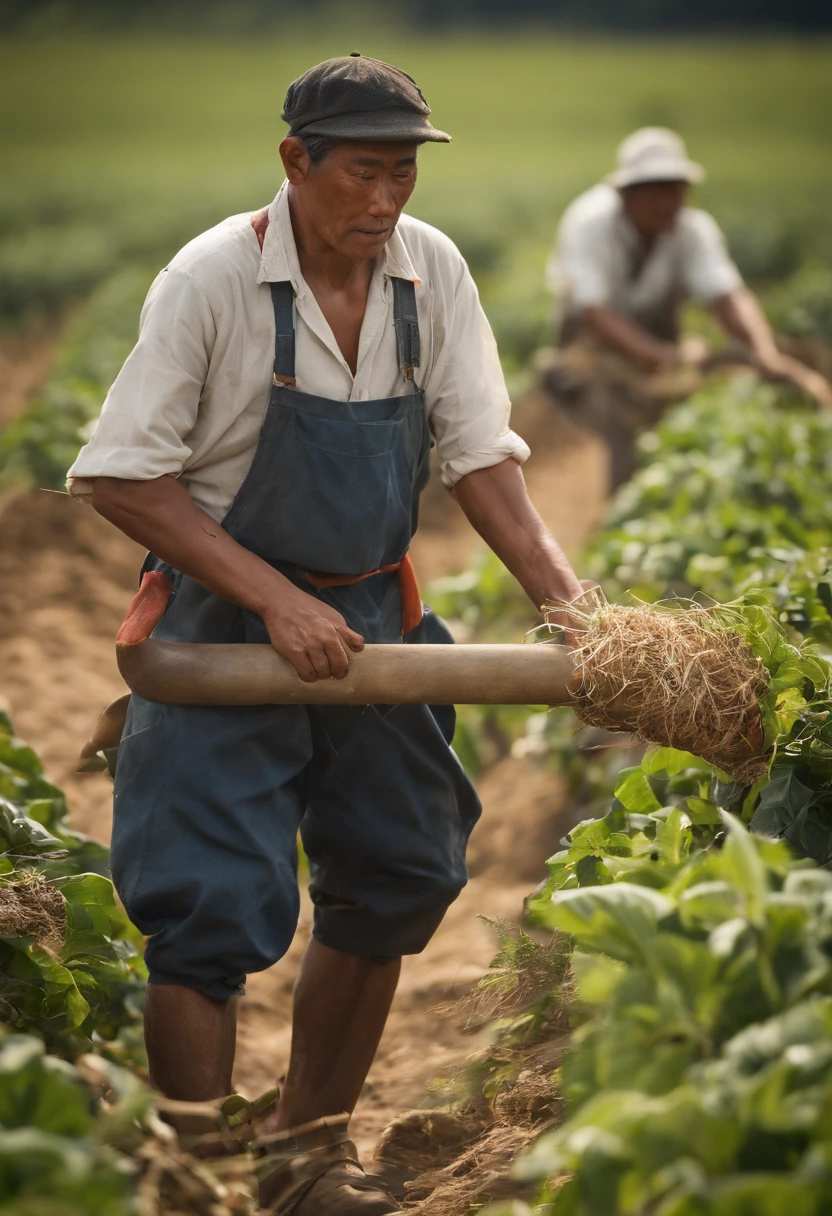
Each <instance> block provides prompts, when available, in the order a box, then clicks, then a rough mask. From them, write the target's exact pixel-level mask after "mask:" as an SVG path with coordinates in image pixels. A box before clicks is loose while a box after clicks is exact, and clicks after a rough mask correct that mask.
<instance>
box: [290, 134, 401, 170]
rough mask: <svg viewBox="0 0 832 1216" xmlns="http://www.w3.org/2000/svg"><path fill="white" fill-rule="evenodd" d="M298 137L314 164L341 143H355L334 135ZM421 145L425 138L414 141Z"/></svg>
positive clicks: (323, 158)
mask: <svg viewBox="0 0 832 1216" xmlns="http://www.w3.org/2000/svg"><path fill="white" fill-rule="evenodd" d="M298 139H299V140H300V142H301V143H302V144H303V146H304V148H305V149H306V155H307V156H308V157H309V159H310V161H311V162H312V164H313V165H319V164H320V163H321V161H324V160H326V158H327V157H328V156H329V154H330V152H332V151H333V149H335V148H337V147H338V145H339V144H349V143H355V142H356V140H354V139H336V138H335V136H333V135H299V136H298ZM401 142H402V143H405V142H407V143H409V142H410V141H409V140H402V141H401ZM414 142H415V143H417V144H418V146H419V147H421V146H422V144H423V143H424V142H425V141H424V140H422V139H420V140H416V141H414Z"/></svg>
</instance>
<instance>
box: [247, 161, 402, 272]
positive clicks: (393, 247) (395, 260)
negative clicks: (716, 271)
mask: <svg viewBox="0 0 832 1216" xmlns="http://www.w3.org/2000/svg"><path fill="white" fill-rule="evenodd" d="M287 185H288V183H287V182H284V183H283V185H282V186H281V187H280V189H279V190H278V192H277V195H276V196H275V199H274V201H273V202H272V203H271V205H270V207H269V226H268V228H267V229H266V235H265V237H264V238H263V252H262V254H261V255H260V270H259V272H258V275H257V282H258V283H285V282H287V281H288V282H290V283H291V284H292V286H293V287H294V289H295V292H296V293H297V292H298V291H299V290H300V288H301V286H304V287H305V283H304V280H303V275H302V274H301V269H300V262H299V261H298V251H297V246H296V245H295V234H294V232H293V230H292V220H291V216H290V215H289V191H288V189H287ZM381 271H382V274H384V275H386V276H387V277H388V278H391V279H410V281H411V282H412V283H416V284H417V285H418V284H419V282H420V279H419V276H418V275H417V274H416V271H415V270H414V268H413V263H412V262H411V260H410V254H409V253H408V252H407V248H406V246H405V243H404V241H403V240H402V237H401V235H400V233H399V230H398V228H396V229H395V230H394V232H393V235H392V236H391V237H390V240H389V241H388V242H387V244H386V245H385V246H384V249H383V251H382V253H381Z"/></svg>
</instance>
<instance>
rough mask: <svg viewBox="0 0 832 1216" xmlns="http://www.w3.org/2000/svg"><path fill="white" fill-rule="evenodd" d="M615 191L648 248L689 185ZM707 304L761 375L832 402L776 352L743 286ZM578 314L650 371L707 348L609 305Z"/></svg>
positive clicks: (799, 366)
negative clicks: (653, 330)
mask: <svg viewBox="0 0 832 1216" xmlns="http://www.w3.org/2000/svg"><path fill="white" fill-rule="evenodd" d="M619 193H620V195H621V200H622V203H623V206H624V211H625V214H626V215H627V217H628V219H629V220H630V222H631V223H632V225H633V227H634V228H635V229H636V232H637V233H638V234H639V236H640V238H641V241H642V244H643V246H644V250H645V253H647V252H649V250H650V249H651V248H652V246H653V245H654V244H655V242H656V240H657V239H658V238H659V236H661V234H662V233H663V232H669V231H670V230H671V229H672V228H673V226H674V225H675V223H676V220H677V218H678V215H679V212H680V211H681V209H682V207H683V206H684V205H685V201H686V199H687V194H688V185H687V183H686V182H643V183H641V184H639V185H636V186H627V187H625V188H624V189H622V190H620V191H619ZM710 310H711V312H712V313H713V314H714V316H715V317H716V318H717V319H718V320H719V322H720V324H721V325H722V327H723V329H724V330H725V331H726V333H729V334H730V335H731V336H732V337H735V338H739V339H740V341H741V342H744V343H745V344H746V346H747V347H748V350H749V353H750V355H751V359H752V362H753V364H754V366H755V367H756V369H757V371H758V372H759V373H760V375H761V376H764V377H765V378H766V379H767V380H781V381H785V382H787V383H789V384H794V385H795V386H796V387H797V388H800V389H802V390H803V391H804V392H806V393H808V394H809V395H810V396H812V397H814V398H815V400H816V401H817V402H818V403H819V404H820V405H823V406H832V385H830V384H829V382H828V381H827V380H826V379H825V378H824V377H823V376H821V375H820V374H819V373H818V372H815V371H813V370H812V369H811V368H808V367H806V366H805V365H804V364H803V363H800V362H799V360H797V359H793V358H790V357H789V356H788V355H784V354H781V352H780V351H779V350H778V349H777V344H776V342H775V340H774V334H773V333H772V329H771V326H770V325H769V323H768V321H767V320H766V316H765V314H764V312H763V310H762V308H761V307H760V304H759V301H758V300H757V298H756V296H755V295H754V294H753V293H752V292H750V291H749V290H748V289H747V288H745V287H740V288H738V289H737V290H736V291H731V292H728V293H727V294H726V295H724V296H721V297H720V298H719V299H718V300H716V301H714V302H713V303H712V304H711V305H710ZM582 319H583V320H584V321H585V323H586V324H587V325H588V326H589V327H590V329H592V330H594V331H595V333H597V334H598V336H599V337H600V338H602V339H603V341H604V342H605V343H606V344H607V345H608V346H611V347H612V348H613V349H614V350H617V351H620V353H621V354H623V355H626V356H627V358H628V359H632V360H633V362H634V363H638V364H640V365H641V366H642V367H644V368H646V369H647V370H649V371H655V370H656V369H657V368H660V367H675V366H679V365H681V364H685V363H687V364H699V363H703V362H705V361H706V360H707V358H708V356H709V354H710V351H709V350H708V346H707V343H706V342H705V341H704V340H702V341H699V342H687V343H684V344H681V345H676V344H675V343H673V342H663V341H661V340H660V339H659V338H655V337H654V336H653V335H652V334H650V333H648V331H647V330H646V329H644V328H643V326H641V325H639V324H638V322H637V321H634V320H632V319H631V318H630V317H627V316H624V314H623V313H620V312H617V311H616V309H614V308H610V307H609V306H608V305H595V306H593V307H591V308H585V309H584V310H583V313H582Z"/></svg>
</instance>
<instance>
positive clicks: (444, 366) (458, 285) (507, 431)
mask: <svg viewBox="0 0 832 1216" xmlns="http://www.w3.org/2000/svg"><path fill="white" fill-rule="evenodd" d="M454 253H455V254H456V258H457V259H458V262H457V264H456V266H455V267H454V275H453V280H454V281H453V282H452V283H451V284H450V285H449V286H448V288H447V290H446V291H443V292H441V293H440V294H441V296H442V298H441V299H439V300H437V307H436V308H435V309H434V316H433V330H434V341H435V348H434V359H433V366H432V368H431V369H430V373H429V376H428V380H427V382H426V384H425V386H424V387H425V396H426V404H427V411H428V417H429V419H430V424H431V430H432V431H433V434H434V436H435V438H436V447H437V454H438V456H439V470H440V476H441V478H442V481H443V483H444V484H445V486H447V487H448V489H450V488H451V487H452V486H454V485H455V484H456V483H457V482H458V481H459V480H460V478H462V477H465V476H467V474H468V473H473V472H475V471H476V470H477V469H487V468H490V467H491V466H492V465H495V464H500V463H501V462H502V461H503V460H507V459H508V458H510V457H513V459H514V460H516V461H517V462H518V463H519V464H522V463H523V462H524V461H526V460H527V459H528V457H529V455H530V452H529V448H528V445H527V444H526V443H525V441H524V440H522V439H521V438H520V436H519V435H516V434H515V433H514V431H512V430H511V428H510V426H509V419H510V416H511V402H510V400H509V395H508V390H507V389H506V384H505V379H504V377H503V369H502V367H501V366H500V358H499V355H498V353H497V343H496V342H495V340H494V334H493V333H492V331H491V326H490V325H489V323H488V319H487V317H486V315H485V313H484V312H483V310H482V305H481V304H480V300H479V295H478V293H477V288H476V284H475V283H474V280H473V279H472V277H471V274H470V272H469V270H468V267H467V266H466V265H465V262H464V261H463V259H462V257H461V255H459V254H458V253H457V251H456V250H454Z"/></svg>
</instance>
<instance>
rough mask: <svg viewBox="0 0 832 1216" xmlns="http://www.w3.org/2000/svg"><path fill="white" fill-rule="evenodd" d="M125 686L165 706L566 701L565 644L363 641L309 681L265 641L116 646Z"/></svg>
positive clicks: (569, 673)
mask: <svg viewBox="0 0 832 1216" xmlns="http://www.w3.org/2000/svg"><path fill="white" fill-rule="evenodd" d="M116 649H117V654H118V665H119V670H120V671H121V674H122V676H123V677H124V680H125V682H126V683H127V685H128V686H129V687H130V688H131V689H132V691H133V692H134V693H137V694H138V696H140V697H144V698H145V700H148V701H163V702H167V703H169V704H172V705H270V704H271V705H401V704H404V703H406V702H416V703H421V704H427V705H454V704H455V705H568V704H569V703H570V701H571V699H572V695H571V693H570V688H569V685H570V680H571V679H572V678H573V664H572V659H571V658H570V655H569V652H568V650H567V649H566V647H564V646H540V645H528V646H402V645H398V646H367V647H366V648H365V649H364V650H363V651H362V652H361V654H357V655H354V656H353V657H352V660H351V662H350V670H349V673H348V674H347V675H346V676H345V677H344V679H342V680H317V681H316V682H315V683H314V684H306V683H304V681H303V680H301V679H300V677H299V676H298V674H297V672H296V671H295V669H294V668H293V667H292V665H291V664H290V663H287V662H286V660H285V659H282V658H281V657H280V655H278V654H277V653H276V651H274V650H273V649H272V647H271V646H259V645H246V644H240V645H220V644H217V645H207V644H199V643H192V642H159V641H157V640H156V639H154V638H151V639H149V640H148V641H145V642H140V643H138V644H137V645H128V646H124V645H122V646H118V647H117V648H116Z"/></svg>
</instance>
